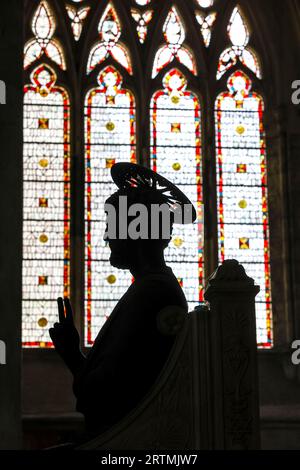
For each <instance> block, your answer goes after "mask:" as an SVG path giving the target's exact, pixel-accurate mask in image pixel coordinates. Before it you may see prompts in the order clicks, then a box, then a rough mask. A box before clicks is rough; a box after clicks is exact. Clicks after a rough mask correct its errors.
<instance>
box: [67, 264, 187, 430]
mask: <svg viewBox="0 0 300 470" xmlns="http://www.w3.org/2000/svg"><path fill="white" fill-rule="evenodd" d="M169 305H177V306H180V307H182V308H184V309H185V311H187V303H186V299H185V296H184V294H183V292H182V289H181V287H180V285H179V283H178V280H177V279H176V277H175V276H174V274H173V272H172V270H171V269H170V268H164V269H163V270H161V271H156V272H154V271H153V272H151V273H149V272H148V273H147V274H145V275H142V276H141V277H139V278H138V279H137V280H135V281H134V282H133V284H132V285H131V286H130V287H129V289H128V290H127V292H126V293H125V295H124V296H123V297H122V298H121V299H120V301H119V302H118V304H117V305H116V307H115V309H114V310H113V312H112V313H111V315H110V317H109V318H108V320H107V321H106V322H105V324H104V325H103V327H102V328H101V330H100V332H99V334H98V336H97V338H96V340H95V342H94V345H93V347H92V348H91V350H90V352H89V354H88V355H87V358H86V360H85V363H84V365H83V367H82V368H81V370H80V371H79V372H78V374H77V375H76V376H75V378H74V386H73V389H74V393H75V395H76V397H77V410H78V411H80V412H81V413H83V414H84V416H85V421H86V428H87V431H88V432H90V433H91V434H96V433H100V432H103V431H104V430H106V429H108V428H109V427H111V426H112V425H113V424H115V423H116V422H118V421H119V420H120V419H121V418H122V417H124V416H125V415H126V414H127V413H128V412H129V411H130V410H132V409H134V408H135V407H136V405H137V404H138V403H139V402H140V401H141V399H142V398H143V397H144V396H145V395H146V394H147V392H148V391H149V389H150V387H151V386H152V385H153V384H154V382H155V380H156V378H157V377H158V375H159V373H160V371H161V370H162V368H163V366H164V364H165V362H166V359H167V357H168V355H169V353H170V350H171V348H172V346H173V343H174V340H175V337H174V336H168V335H164V334H162V333H161V332H160V331H159V329H158V327H157V314H158V312H160V310H162V309H163V308H165V307H167V306H169Z"/></svg>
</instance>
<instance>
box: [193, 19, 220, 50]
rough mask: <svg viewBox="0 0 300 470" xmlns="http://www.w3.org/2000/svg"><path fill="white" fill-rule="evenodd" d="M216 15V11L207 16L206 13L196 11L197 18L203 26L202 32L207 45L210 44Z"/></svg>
mask: <svg viewBox="0 0 300 470" xmlns="http://www.w3.org/2000/svg"><path fill="white" fill-rule="evenodd" d="M216 17H217V14H216V13H210V14H209V15H207V16H206V15H205V14H204V13H200V12H198V13H196V19H197V21H198V23H199V24H200V26H201V33H202V36H203V41H204V44H205V46H206V47H208V46H209V44H210V40H211V31H212V26H213V24H214V22H215V20H216Z"/></svg>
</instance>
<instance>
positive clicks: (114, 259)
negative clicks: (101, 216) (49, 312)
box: [50, 163, 196, 435]
mask: <svg viewBox="0 0 300 470" xmlns="http://www.w3.org/2000/svg"><path fill="white" fill-rule="evenodd" d="M112 177H113V180H114V182H115V183H116V184H117V186H118V187H119V190H118V191H117V192H116V193H115V194H113V195H112V196H111V197H110V198H109V199H108V200H107V203H108V204H111V206H112V207H114V208H115V210H116V214H117V220H116V222H117V226H116V228H117V230H116V232H117V234H118V235H119V228H120V224H122V222H124V220H123V219H122V218H123V217H124V214H123V213H121V206H120V196H126V198H127V205H128V208H130V207H133V204H143V205H144V206H146V208H147V209H148V221H145V220H144V222H145V223H146V225H147V223H148V229H149V233H150V232H151V228H153V218H151V207H153V204H160V205H161V204H167V205H168V206H167V207H168V212H169V216H170V220H171V229H172V225H173V222H174V219H175V223H176V213H177V212H178V210H179V209H181V208H182V207H183V205H187V206H186V207H189V209H190V218H189V220H188V222H193V221H194V219H195V217H196V213H195V209H194V207H193V206H192V204H191V203H190V201H189V200H188V199H187V198H186V196H184V194H183V193H182V192H181V191H179V189H178V188H176V186H174V185H172V183H170V182H169V181H167V180H166V179H164V178H162V177H161V176H160V175H158V174H157V173H154V172H152V171H151V170H149V169H146V168H144V167H141V166H139V165H134V164H129V163H126V164H121V163H120V164H116V165H114V167H113V168H112ZM176 211H177V212H176ZM120 214H121V217H120ZM125 216H127V214H125ZM109 217H110V214H109V211H108V219H107V223H108V225H107V228H108V226H109V223H110V220H109ZM163 217H164V215H163V214H162V215H161V216H160V225H159V230H158V239H141V238H140V239H132V238H128V237H127V238H125V239H120V236H117V238H116V239H114V237H111V236H110V233H109V230H107V233H108V235H107V241H108V244H109V247H110V250H111V255H110V263H111V264H112V265H113V266H115V267H117V268H120V269H128V270H130V272H131V274H132V276H133V278H134V282H133V283H132V284H131V286H130V287H129V289H128V290H127V291H126V293H125V294H124V295H123V297H122V298H121V299H120V300H119V302H118V303H117V305H116V307H115V308H114V310H113V312H112V313H111V315H110V317H109V318H108V320H106V322H105V324H104V326H103V327H102V328H101V330H100V332H99V334H98V336H97V338H96V340H95V342H94V345H93V347H92V348H91V350H90V351H89V353H88V355H87V356H86V357H85V356H84V355H83V354H82V352H81V351H80V338H79V334H78V332H77V330H76V328H75V326H74V322H73V313H72V309H71V305H70V302H69V299H64V300H63V299H61V298H60V299H58V312H59V323H55V324H54V327H53V328H51V329H50V336H51V338H52V341H53V343H54V345H55V348H56V351H57V352H58V353H59V354H60V356H61V357H62V359H63V360H64V361H65V363H66V365H67V366H68V368H69V369H70V370H71V372H72V373H73V375H74V386H73V390H74V393H75V395H76V397H77V410H78V411H80V412H81V413H83V414H84V416H85V421H86V428H87V431H88V432H89V433H90V434H91V435H93V434H96V433H100V432H102V431H104V430H106V429H108V428H109V427H111V426H112V425H113V424H114V423H116V422H117V421H119V420H120V419H121V418H122V417H123V416H124V415H125V414H127V413H128V412H129V411H130V410H132V409H133V408H135V406H136V405H137V404H138V402H139V401H141V399H142V398H143V397H144V396H145V394H146V393H147V392H148V391H149V389H150V387H151V385H153V384H154V382H155V380H156V378H157V377H158V375H159V372H160V371H161V369H162V367H163V366H164V364H165V362H166V359H167V357H168V355H169V353H170V350H171V348H172V345H173V343H174V340H175V337H174V335H166V334H164V332H163V331H161V329H160V327H159V323H158V314H159V312H160V311H161V310H162V309H164V308H165V307H168V306H178V307H181V308H182V309H184V311H185V312H186V311H187V303H186V299H185V296H184V294H183V291H182V289H181V287H180V285H179V282H178V280H177V279H176V277H175V276H174V274H173V272H172V270H171V269H170V268H169V267H167V266H166V263H165V259H164V249H165V248H166V247H167V245H168V243H169V241H170V239H171V232H170V233H169V236H168V237H165V238H163V236H164V234H163V229H162V226H163ZM191 219H192V220H191ZM133 220H134V217H133V216H131V217H128V220H126V229H128V227H129V225H130V222H132V221H133ZM182 222H185V223H186V221H182Z"/></svg>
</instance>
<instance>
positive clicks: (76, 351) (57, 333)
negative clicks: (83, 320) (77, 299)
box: [49, 297, 84, 373]
mask: <svg viewBox="0 0 300 470" xmlns="http://www.w3.org/2000/svg"><path fill="white" fill-rule="evenodd" d="M57 305H58V318H59V322H58V323H54V325H53V328H50V330H49V334H50V337H51V339H52V341H53V344H54V346H55V349H56V351H57V352H58V354H59V355H60V356H61V357H62V359H63V360H64V362H65V363H66V365H67V366H68V367H69V369H70V370H71V371H72V372H73V373H74V372H76V370H77V369H78V367H79V365H80V363H81V361H82V359H84V356H83V355H82V353H81V351H80V346H79V345H80V337H79V334H78V331H77V329H76V327H75V325H74V318H73V312H72V307H71V304H70V300H69V299H68V298H65V299H62V298H61V297H59V298H58V299H57Z"/></svg>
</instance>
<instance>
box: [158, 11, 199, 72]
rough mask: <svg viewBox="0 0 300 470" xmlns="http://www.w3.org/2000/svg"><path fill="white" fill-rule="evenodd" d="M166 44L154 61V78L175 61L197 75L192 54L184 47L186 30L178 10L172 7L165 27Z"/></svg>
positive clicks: (159, 50)
mask: <svg viewBox="0 0 300 470" xmlns="http://www.w3.org/2000/svg"><path fill="white" fill-rule="evenodd" d="M163 34H164V39H165V42H166V44H165V45H163V46H161V47H160V48H159V49H158V51H157V53H156V55H155V59H154V64H153V70H152V78H154V77H156V75H157V74H158V73H159V72H160V71H161V70H162V69H163V68H164V67H166V66H167V65H168V64H170V63H171V62H172V61H173V60H174V59H177V60H178V61H179V62H180V63H181V64H182V65H184V66H185V67H187V68H188V69H189V70H190V71H191V72H192V73H194V74H196V64H195V60H194V56H193V54H192V52H191V51H190V50H189V49H188V48H187V47H185V46H184V45H183V43H184V40H185V30H184V25H183V22H182V21H181V19H180V17H179V14H178V12H177V9H176V8H175V7H172V8H171V10H170V11H169V13H168V16H167V18H166V21H165V23H164V26H163Z"/></svg>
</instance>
